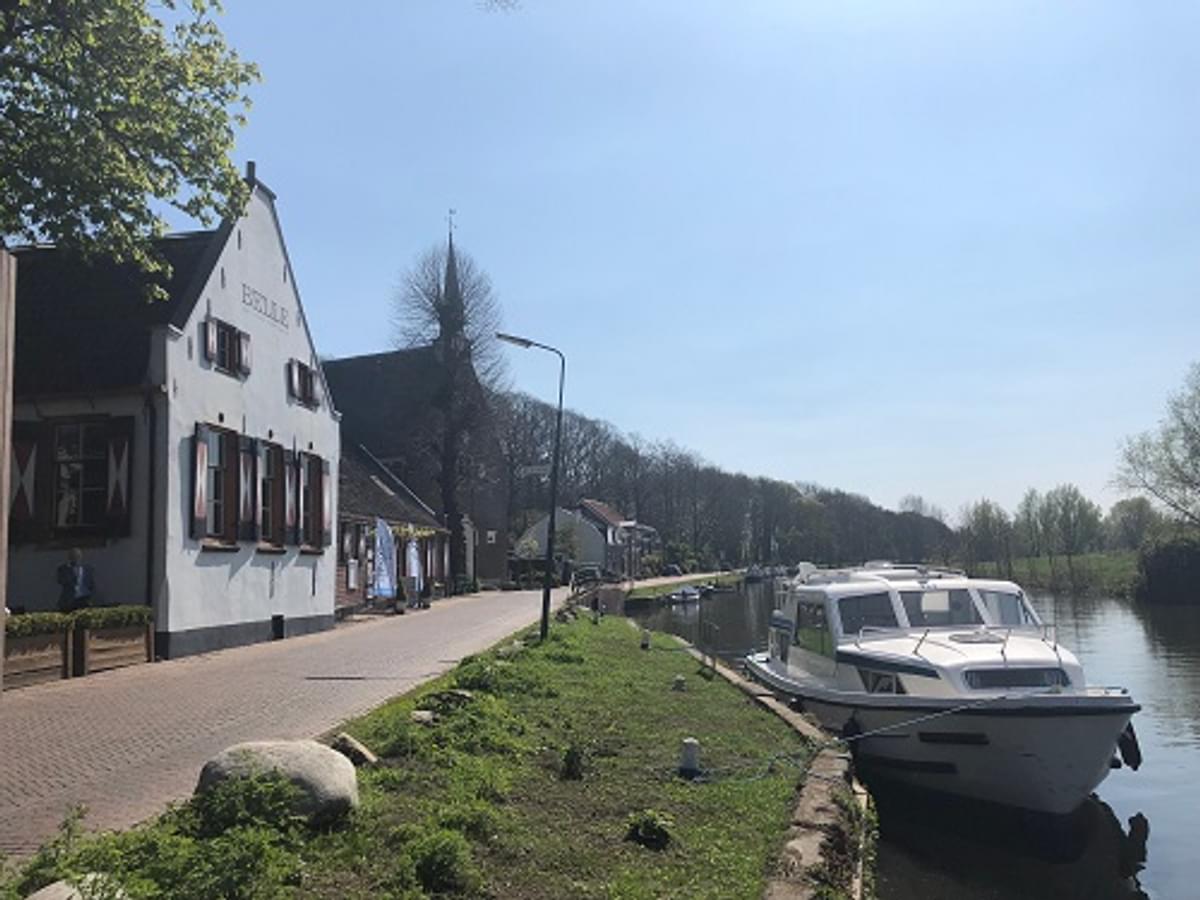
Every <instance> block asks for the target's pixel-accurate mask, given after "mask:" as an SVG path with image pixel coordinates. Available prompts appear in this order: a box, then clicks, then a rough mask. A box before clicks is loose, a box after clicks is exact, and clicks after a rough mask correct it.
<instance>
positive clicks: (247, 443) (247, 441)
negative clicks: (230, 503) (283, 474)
mask: <svg viewBox="0 0 1200 900" xmlns="http://www.w3.org/2000/svg"><path fill="white" fill-rule="evenodd" d="M237 441H238V493H237V497H238V521H237V536H238V540H240V541H257V540H258V522H259V505H258V495H259V489H260V486H259V480H258V465H257V463H258V441H256V440H255V439H254V438H252V437H247V436H246V435H244V434H243V435H238V438H237Z"/></svg>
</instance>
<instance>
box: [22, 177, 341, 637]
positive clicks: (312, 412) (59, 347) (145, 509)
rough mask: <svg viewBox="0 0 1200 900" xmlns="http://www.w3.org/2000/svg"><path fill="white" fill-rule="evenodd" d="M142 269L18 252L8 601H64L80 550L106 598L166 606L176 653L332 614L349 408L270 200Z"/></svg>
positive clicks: (175, 243) (177, 243) (32, 605)
mask: <svg viewBox="0 0 1200 900" xmlns="http://www.w3.org/2000/svg"><path fill="white" fill-rule="evenodd" d="M247 181H248V183H249V185H250V188H251V191H250V196H249V199H248V200H247V203H246V209H245V212H244V214H243V215H242V216H241V217H239V218H237V219H234V220H232V221H226V222H225V223H223V224H222V225H221V227H220V228H218V229H216V230H212V231H202V232H195V233H190V234H180V235H174V236H171V237H168V238H165V239H163V240H160V241H157V242H156V244H155V246H156V248H157V249H158V250H159V251H160V252H161V253H162V254H163V256H165V258H166V259H167V260H168V261H169V262H170V264H171V266H172V274H171V277H170V278H169V279H167V280H165V281H163V283H162V286H163V287H164V288H165V290H166V294H167V298H166V299H165V300H157V301H150V300H148V299H147V293H146V286H147V283H148V277H147V276H146V275H145V274H144V273H141V272H140V271H138V270H137V269H135V268H133V267H131V266H118V265H114V264H112V263H110V262H105V261H100V260H97V261H95V262H84V261H82V260H80V259H79V258H78V257H75V256H71V255H68V254H67V253H66V252H64V251H62V250H59V249H55V248H52V247H34V248H28V249H23V250H18V251H16V255H17V259H18V284H17V310H16V348H15V349H16V354H15V371H14V416H13V420H14V421H13V447H12V490H11V494H10V498H9V519H10V530H9V535H10V545H11V549H10V556H9V569H8V598H9V599H8V603H9V605H10V606H11V607H14V608H24V609H28V610H38V609H53V608H55V605H56V603H57V599H58V586H57V584H56V581H55V572H56V568H57V566H58V565H59V563H61V562H62V561H63V558H64V556H65V554H66V551H67V549H68V548H71V547H80V548H82V550H83V554H84V559H85V561H86V562H87V563H88V564H90V565H91V566H92V567H93V570H94V573H95V594H94V597H93V602H95V603H102V604H116V603H145V604H149V605H151V606H153V608H154V616H155V630H156V643H157V649H158V652H159V654H160V655H162V656H180V655H184V654H189V653H197V652H200V651H205V650H212V649H215V648H218V647H227V646H231V645H235V644H245V643H250V642H253V641H260V640H268V639H270V638H272V637H282V636H286V635H292V634H300V633H304V632H309V631H314V630H318V629H322V628H328V627H330V626H331V625H332V624H333V620H334V616H333V594H334V576H335V572H334V569H335V561H334V556H335V554H334V553H333V552H332V551H331V549H330V547H331V544H332V541H333V526H334V522H335V521H336V517H335V511H336V508H337V478H338V456H339V448H338V444H339V428H338V416H337V413H336V412H335V411H334V409H333V405H332V402H331V398H330V396H329V394H328V391H327V390H326V387H325V379H324V377H323V374H322V371H321V364H320V361H319V359H318V357H317V352H316V348H315V347H314V345H313V340H312V336H311V335H310V333H309V330H308V325H307V321H306V319H305V316H304V311H303V308H302V307H301V304H300V295H299V292H298V291H297V289H296V285H295V281H294V277H293V272H292V267H291V263H290V262H289V260H288V255H287V249H286V247H285V246H284V242H283V235H282V231H281V230H280V225H279V220H278V217H277V214H276V209H275V195H274V194H273V193H272V192H271V191H270V190H269V189H268V188H267V187H266V186H265V185H263V184H262V182H260V181H258V180H257V178H256V177H255V174H254V169H253V164H251V167H250V168H249V170H248V172H247Z"/></svg>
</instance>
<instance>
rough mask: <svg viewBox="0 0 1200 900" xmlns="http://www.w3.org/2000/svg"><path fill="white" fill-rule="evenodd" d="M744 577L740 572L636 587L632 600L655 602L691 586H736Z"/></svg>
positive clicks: (631, 596) (630, 594)
mask: <svg viewBox="0 0 1200 900" xmlns="http://www.w3.org/2000/svg"><path fill="white" fill-rule="evenodd" d="M741 580H742V575H741V573H740V572H726V573H723V574H721V575H697V576H695V577H694V578H679V579H676V580H675V581H672V582H670V583H669V584H644V585H639V586H638V587H635V588H634V589H633V590H632V591H630V592H629V599H630V600H653V599H655V598H656V597H663V596H665V595H667V594H670V593H671V592H673V591H677V590H679V589H680V588H681V587H686V586H687V585H689V584H693V585H701V584H722V585H735V584H738V583H740V582H741Z"/></svg>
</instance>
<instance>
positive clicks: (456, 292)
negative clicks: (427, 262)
mask: <svg viewBox="0 0 1200 900" xmlns="http://www.w3.org/2000/svg"><path fill="white" fill-rule="evenodd" d="M453 215H454V213H453V212H451V217H452V218H451V219H450V231H449V235H448V236H447V238H446V278H445V281H444V282H443V284H442V295H443V297H444V298H445V303H446V306H447V307H448V308H452V309H462V305H463V302H462V290H461V289H460V288H459V286H458V260H457V259H455V257H454V219H453Z"/></svg>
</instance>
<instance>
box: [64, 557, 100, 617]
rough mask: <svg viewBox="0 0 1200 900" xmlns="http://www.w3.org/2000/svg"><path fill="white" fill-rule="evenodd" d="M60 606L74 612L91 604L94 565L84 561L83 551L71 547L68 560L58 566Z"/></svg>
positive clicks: (93, 587)
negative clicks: (86, 563)
mask: <svg viewBox="0 0 1200 900" xmlns="http://www.w3.org/2000/svg"><path fill="white" fill-rule="evenodd" d="M58 588H59V590H58V608H59V610H60V611H62V612H72V611H74V610H76V609H83V608H84V607H86V606H89V605H91V600H92V592H93V591H94V590H95V582H94V581H93V579H92V567H91V566H88V565H85V564H84V562H83V551H82V550H80V549H79V548H78V547H73V548H71V551H70V552H69V553H68V554H67V561H66V562H65V563H63V564H62V565H60V566H59V567H58Z"/></svg>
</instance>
